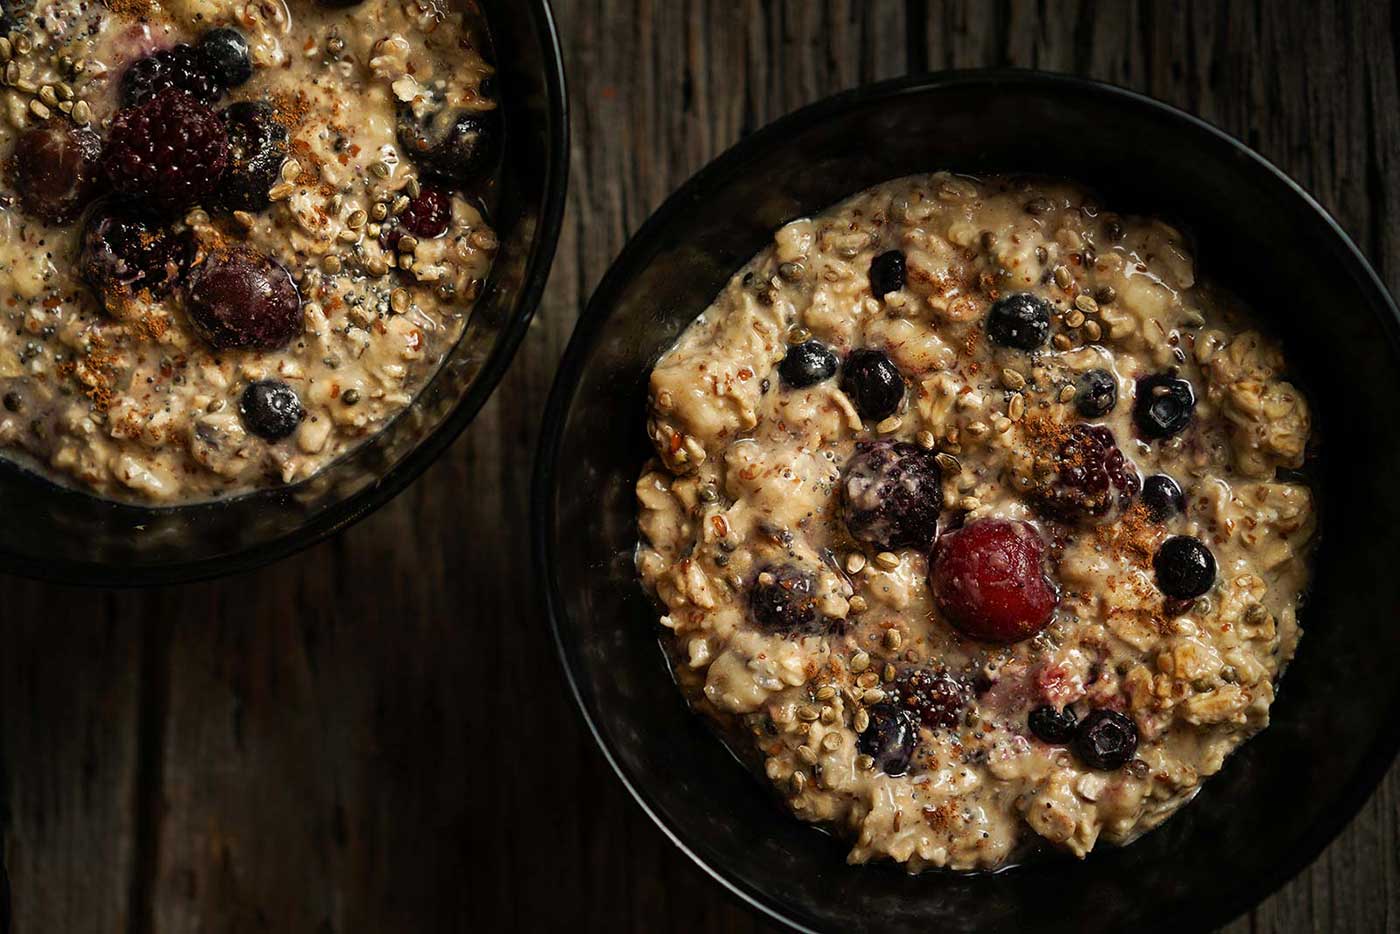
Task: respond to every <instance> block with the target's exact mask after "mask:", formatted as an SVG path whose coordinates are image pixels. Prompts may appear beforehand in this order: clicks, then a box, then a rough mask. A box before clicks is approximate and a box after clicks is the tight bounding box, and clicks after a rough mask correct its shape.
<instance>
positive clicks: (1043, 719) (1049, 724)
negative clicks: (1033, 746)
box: [1026, 705, 1079, 746]
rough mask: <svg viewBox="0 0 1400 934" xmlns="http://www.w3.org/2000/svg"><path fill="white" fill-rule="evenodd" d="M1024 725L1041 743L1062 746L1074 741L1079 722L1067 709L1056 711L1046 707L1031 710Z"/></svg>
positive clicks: (1071, 711)
mask: <svg viewBox="0 0 1400 934" xmlns="http://www.w3.org/2000/svg"><path fill="white" fill-rule="evenodd" d="M1026 725H1027V726H1028V727H1030V729H1031V732H1032V733H1033V734H1035V738H1036V739H1038V740H1040V741H1041V742H1043V743H1050V744H1051V745H1054V746H1063V745H1064V744H1065V743H1068V742H1069V741H1070V740H1072V739H1074V732H1075V727H1077V726H1078V725H1079V720H1078V718H1077V717H1075V715H1074V711H1073V710H1070V709H1069V708H1068V707H1066V708H1065V709H1063V710H1056V709H1055V708H1054V707H1051V706H1048V705H1046V706H1043V707H1037V708H1035V709H1034V710H1032V711H1031V712H1030V714H1029V716H1027V717H1026Z"/></svg>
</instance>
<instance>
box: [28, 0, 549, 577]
mask: <svg viewBox="0 0 1400 934" xmlns="http://www.w3.org/2000/svg"><path fill="white" fill-rule="evenodd" d="M528 2H529V5H530V6H531V7H532V8H533V14H534V20H535V30H534V31H535V37H536V38H537V39H538V41H539V43H540V46H541V53H542V58H543V59H544V62H543V65H544V71H545V75H544V78H545V84H546V92H547V98H548V99H547V108H548V111H549V119H550V132H549V137H550V138H549V149H548V152H547V153H546V159H545V165H546V166H547V168H546V177H545V185H544V199H543V202H542V210H541V214H540V218H539V222H538V224H537V226H536V233H535V236H534V242H533V243H532V244H531V245H530V249H529V253H528V255H527V256H526V260H525V269H526V273H525V276H524V279H523V282H522V283H521V288H520V292H519V295H518V297H517V299H516V310H515V312H514V314H512V315H511V317H510V318H509V319H508V320H507V321H506V322H505V324H504V326H503V327H502V328H501V330H500V332H499V333H498V336H497V338H496V340H495V342H494V344H493V346H492V348H491V350H490V352H489V353H488V354H487V357H486V360H485V362H484V363H483V364H482V366H481V369H480V371H479V372H478V373H477V375H476V378H475V379H474V380H472V384H471V386H469V387H468V389H467V391H466V392H465V393H464V394H463V395H462V397H461V398H460V399H458V400H457V402H456V403H455V404H454V405H453V406H452V408H451V409H450V411H449V412H448V414H447V415H446V416H444V418H443V420H442V422H441V424H439V426H438V427H437V428H436V429H435V430H434V431H433V432H432V433H431V434H429V435H428V436H427V437H426V438H424V439H423V440H422V441H421V442H420V443H419V444H418V445H417V446H415V447H414V448H413V449H412V450H411V451H409V453H408V454H406V455H405V456H404V458H403V459H402V460H401V461H399V462H398V463H397V464H395V465H394V466H393V468H392V469H390V470H389V471H387V472H386V473H385V474H384V475H382V476H381V477H379V478H378V479H377V480H376V481H375V482H374V483H372V484H370V485H369V486H367V487H365V488H364V489H363V490H361V491H359V492H358V493H355V494H353V495H351V496H350V497H348V498H347V499H345V500H343V501H342V502H339V503H336V504H334V505H332V506H330V507H328V508H326V509H325V510H323V511H322V512H321V513H320V514H319V515H317V516H315V517H314V518H312V519H311V520H310V521H309V522H307V523H305V524H304V525H301V526H298V527H297V528H296V529H294V530H293V531H290V532H288V533H286V534H284V535H281V536H279V537H277V538H275V539H273V540H271V541H269V542H266V543H263V544H261V545H258V546H256V547H252V548H245V549H243V550H241V551H238V552H234V553H231V554H228V555H219V556H214V557H209V558H200V559H197V560H194V561H189V562H182V563H179V564H171V565H167V566H165V567H160V568H156V567H141V568H135V569H133V568H130V567H126V566H123V565H113V564H109V563H104V562H98V561H63V562H57V563H53V562H45V561H38V560H36V559H33V558H30V557H28V556H25V555H22V554H9V553H7V554H5V555H4V561H5V567H4V571H5V572H6V573H10V574H14V575H17V576H20V577H27V578H31V579H35V580H41V581H47V582H50V583H61V584H69V585H77V586H85V587H116V588H131V587H147V586H158V585H160V586H163V585H169V584H187V583H195V582H198V581H205V580H210V579H213V578H216V577H224V576H227V575H232V574H240V573H244V572H247V571H251V570H254V569H256V568H260V567H263V566H265V565H268V564H271V563H273V562H275V561H279V560H281V559H282V558H285V557H288V556H289V555H292V554H294V553H296V552H299V551H302V550H304V549H306V548H310V547H311V546H312V545H315V544H318V543H320V542H322V541H324V540H326V539H327V538H329V537H331V536H332V535H335V534H337V533H339V532H342V531H344V530H345V529H347V528H349V527H350V526H352V525H354V524H355V523H357V522H359V521H360V520H361V519H364V518H365V517H366V516H368V515H369V514H370V513H372V512H374V511H376V510H377V509H379V508H380V507H381V506H383V505H384V504H385V503H387V502H388V501H389V500H391V499H393V498H394V497H395V496H397V495H398V494H399V493H401V492H403V491H404V489H406V488H407V487H408V485H409V484H411V483H412V482H413V481H414V480H416V479H417V478H418V477H419V475H421V474H422V473H423V471H425V470H426V469H427V468H428V467H429V466H430V465H431V464H433V463H434V462H435V461H436V460H437V459H438V457H440V456H441V455H442V453H443V452H444V451H445V450H446V449H447V447H448V446H449V445H451V444H452V442H453V441H455V440H456V439H457V437H458V436H459V435H460V434H461V433H462V431H463V430H464V429H465V428H466V427H467V425H469V424H471V422H472V421H473V420H474V419H475V418H476V415H477V413H478V412H480V411H481V408H482V407H483V406H484V405H485V404H486V402H487V400H488V399H490V397H491V394H492V393H493V392H494V391H495V389H496V387H497V385H498V384H499V383H500V381H501V379H502V377H504V375H505V373H506V370H507V369H509V367H510V364H511V361H513V360H514V359H515V354H516V351H517V350H518V349H519V347H520V344H521V341H522V340H523V339H524V337H525V334H526V332H527V331H528V330H529V326H530V322H531V320H532V319H533V318H534V315H535V311H536V309H537V308H538V307H539V303H540V299H541V297H542V296H543V294H544V289H545V284H546V282H547V280H548V279H549V273H550V270H551V268H552V266H553V262H554V255H555V251H556V248H557V247H558V243H559V236H560V232H561V230H562V228H563V218H564V209H565V205H566V202H567V196H568V183H569V156H570V128H569V101H568V82H567V79H566V77H565V70H564V54H563V47H562V45H561V43H560V40H559V30H558V28H557V25H556V23H555V18H554V12H553V10H552V9H551V7H550V3H549V0H528ZM41 479H42V478H41ZM77 492H78V493H79V495H83V494H82V491H77ZM118 505H121V506H126V505H129V504H125V503H119V504H118ZM196 505H206V504H196ZM154 508H156V509H160V507H154ZM166 508H168V509H175V510H178V509H180V508H181V507H179V506H173V507H166Z"/></svg>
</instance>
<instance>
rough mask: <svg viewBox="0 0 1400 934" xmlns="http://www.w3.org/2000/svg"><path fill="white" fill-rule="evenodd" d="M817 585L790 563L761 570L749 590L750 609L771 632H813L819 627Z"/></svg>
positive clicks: (761, 624) (757, 619) (808, 575)
mask: <svg viewBox="0 0 1400 934" xmlns="http://www.w3.org/2000/svg"><path fill="white" fill-rule="evenodd" d="M815 591H816V585H815V583H814V582H813V581H812V577H811V575H810V574H806V573H804V572H802V571H800V570H798V569H797V568H795V567H792V566H791V565H781V566H778V567H771V568H767V569H766V570H763V571H760V572H759V574H758V577H757V578H756V579H755V580H754V582H753V586H752V587H751V588H750V589H749V612H750V613H752V614H753V618H754V622H756V623H758V625H759V626H761V627H763V628H764V629H766V630H768V631H769V632H783V633H792V632H810V631H812V630H813V629H815V628H816V627H817V623H818V621H819V620H820V615H819V614H818V613H817V598H816V594H815Z"/></svg>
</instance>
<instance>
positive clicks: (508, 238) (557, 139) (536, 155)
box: [0, 0, 569, 585]
mask: <svg viewBox="0 0 1400 934" xmlns="http://www.w3.org/2000/svg"><path fill="white" fill-rule="evenodd" d="M480 6H481V9H482V12H483V14H484V16H485V18H486V21H487V24H488V27H489V30H490V33H491V39H492V45H493V51H494V56H495V62H496V65H497V68H498V69H499V71H498V75H497V88H498V92H499V94H500V99H501V107H502V113H503V114H504V117H505V135H504V139H505V153H504V158H503V168H502V171H501V174H500V176H499V178H498V179H497V181H496V182H495V190H494V191H492V192H491V193H490V195H489V199H490V200H491V201H492V202H493V210H492V212H491V219H492V221H493V223H494V225H495V227H496V232H497V235H498V237H499V239H500V244H501V245H500V250H499V253H498V254H497V257H496V261H495V264H494V266H493V268H492V271H491V275H490V277H489V279H488V281H487V285H486V289H485V290H484V291H483V293H482V297H481V298H480V299H479V300H478V302H477V304H476V307H475V308H474V310H473V312H472V317H471V319H470V321H469V323H468V325H467V328H466V332H465V333H464V335H463V337H462V339H461V341H460V342H459V343H458V344H457V345H456V347H454V348H453V349H452V351H451V352H450V353H448V355H447V356H446V358H445V360H444V362H443V365H442V367H441V369H440V370H439V371H438V372H437V374H436V375H435V376H434V377H433V378H432V380H431V381H430V382H429V383H428V385H427V386H426V387H424V389H423V391H422V392H421V393H420V395H419V397H418V398H417V399H416V400H415V402H414V404H413V405H412V406H411V407H410V408H409V409H408V410H407V411H406V412H405V413H404V414H403V415H402V416H400V417H399V418H397V419H395V420H394V421H393V422H392V423H391V424H390V425H389V426H388V427H387V428H386V429H385V430H384V431H382V432H380V433H379V434H378V435H376V436H375V437H374V438H373V439H372V440H370V441H369V442H368V443H366V444H364V445H362V446H361V447H360V448H358V449H357V450H355V451H354V452H353V453H352V454H351V455H350V456H348V457H346V458H343V459H342V460H340V461H337V462H336V463H335V464H333V465H332V466H331V467H330V468H328V469H327V470H325V471H322V472H321V473H320V474H318V475H317V476H315V477H313V478H311V479H310V480H309V481H307V482H305V483H302V484H299V485H297V486H295V487H291V488H287V489H278V490H269V491H264V492H259V493H256V494H253V495H249V496H244V497H240V498H238V499H235V500H230V501H228V502H225V503H215V504H207V505H197V506H184V507H177V508H162V509H147V508H139V507H134V506H127V505H117V504H114V503H111V502H107V501H102V500H98V499H95V498H93V497H91V496H88V495H86V494H83V493H78V492H74V491H71V490H67V489H61V488H59V487H56V486H54V485H53V484H51V483H48V482H46V481H44V480H41V479H40V478H38V477H36V476H34V475H33V474H29V473H26V472H24V471H21V470H18V469H17V468H15V467H13V466H12V465H10V464H8V463H7V462H3V461H0V515H3V516H4V517H5V518H4V522H3V523H0V570H3V571H9V572H17V573H20V574H25V575H29V576H34V577H43V578H50V579H56V580H62V581H65V582H68V583H82V584H103V585H129V584H136V585H144V584H154V583H169V582H172V581H179V580H191V579H196V578H203V577H211V576H214V575H217V574H223V573H228V572H233V571H238V570H245V569H247V568H250V567H254V566H256V565H259V564H263V563H265V562H268V561H271V560H274V559H276V558H280V557H282V556H284V555H287V554H290V553H291V552H293V551H296V550H298V549H301V548H304V547H306V546H307V545H310V544H312V543H314V542H316V541H319V540H320V539H322V538H324V537H325V536H327V535H330V534H331V533H333V532H336V531H338V530H340V529H343V528H345V527H346V526H347V525H349V524H351V523H352V522H355V521H356V520H358V519H361V518H363V517H364V516H366V515H367V514H369V513H370V512H371V511H373V510H374V509H376V508H378V507H379V506H381V505H383V504H384V503H385V502H386V501H387V500H389V499H390V498H391V497H392V496H394V494H396V493H398V492H399V491H400V490H402V489H403V488H404V487H405V486H406V485H407V484H408V483H409V482H410V481H411V480H413V479H414V478H415V477H417V476H418V474H420V473H421V472H422V471H423V469H424V468H425V467H427V466H428V464H430V463H431V462H432V461H433V459H434V458H436V457H437V456H438V455H439V454H441V453H442V451H443V450H444V449H445V448H446V447H447V445H448V444H449V443H451V441H452V440H453V439H454V438H456V437H457V435H458V433H459V432H460V431H461V430H462V429H463V428H464V427H465V426H466V425H467V424H468V423H469V422H470V421H471V420H472V418H473V417H474V416H475V415H476V413H477V411H478V410H479V409H480V408H481V406H482V405H483V404H484V403H485V402H486V399H487V397H488V396H489V395H490V394H491V391H492V390H493V389H494V388H495V387H496V384H497V383H498V382H499V381H500V379H501V376H502V375H503V374H504V373H505V370H506V367H507V366H508V365H509V364H510V361H511V358H512V357H513V356H514V355H515V350H516V347H517V346H519V344H520V340H521V338H522V337H524V335H525V331H526V328H527V326H528V325H529V323H530V317H531V316H532V315H533V314H534V310H535V306H536V305H537V304H538V302H539V298H540V294H541V292H542V291H543V289H544V284H545V279H546V277H547V276H548V274H549V266H550V262H551V260H552V259H553V257H554V246H555V242H556V240H557V238H558V233H559V227H560V221H561V218H562V216H563V211H564V191H565V185H566V182H567V177H568V153H569V130H568V117H567V111H566V107H565V97H564V71H563V62H562V59H561V57H560V52H559V42H558V37H557V36H556V34H555V29H554V20H553V16H552V15H551V13H550V9H549V4H548V2H547V0H480Z"/></svg>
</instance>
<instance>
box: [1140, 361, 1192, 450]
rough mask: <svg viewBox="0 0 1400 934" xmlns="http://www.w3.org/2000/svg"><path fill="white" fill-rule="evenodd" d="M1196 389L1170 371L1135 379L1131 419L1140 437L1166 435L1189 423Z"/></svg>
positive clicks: (1160, 436) (1179, 429) (1174, 432)
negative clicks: (1135, 396) (1135, 389)
mask: <svg viewBox="0 0 1400 934" xmlns="http://www.w3.org/2000/svg"><path fill="white" fill-rule="evenodd" d="M1195 411H1196V393H1195V391H1194V390H1193V389H1192V388H1191V384H1190V383H1189V382H1187V381H1186V380H1184V379H1181V378H1180V377H1178V376H1173V375H1172V374H1170V373H1158V374H1156V375H1154V376H1145V377H1143V378H1142V379H1140V380H1138V382H1137V398H1136V399H1134V400H1133V420H1134V421H1135V422H1137V426H1138V431H1140V432H1142V435H1143V437H1144V438H1167V437H1170V436H1172V435H1174V434H1177V433H1178V432H1180V431H1182V430H1183V429H1184V428H1185V427H1186V426H1187V425H1189V424H1191V415H1192V414H1193V413H1194V412H1195Z"/></svg>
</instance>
